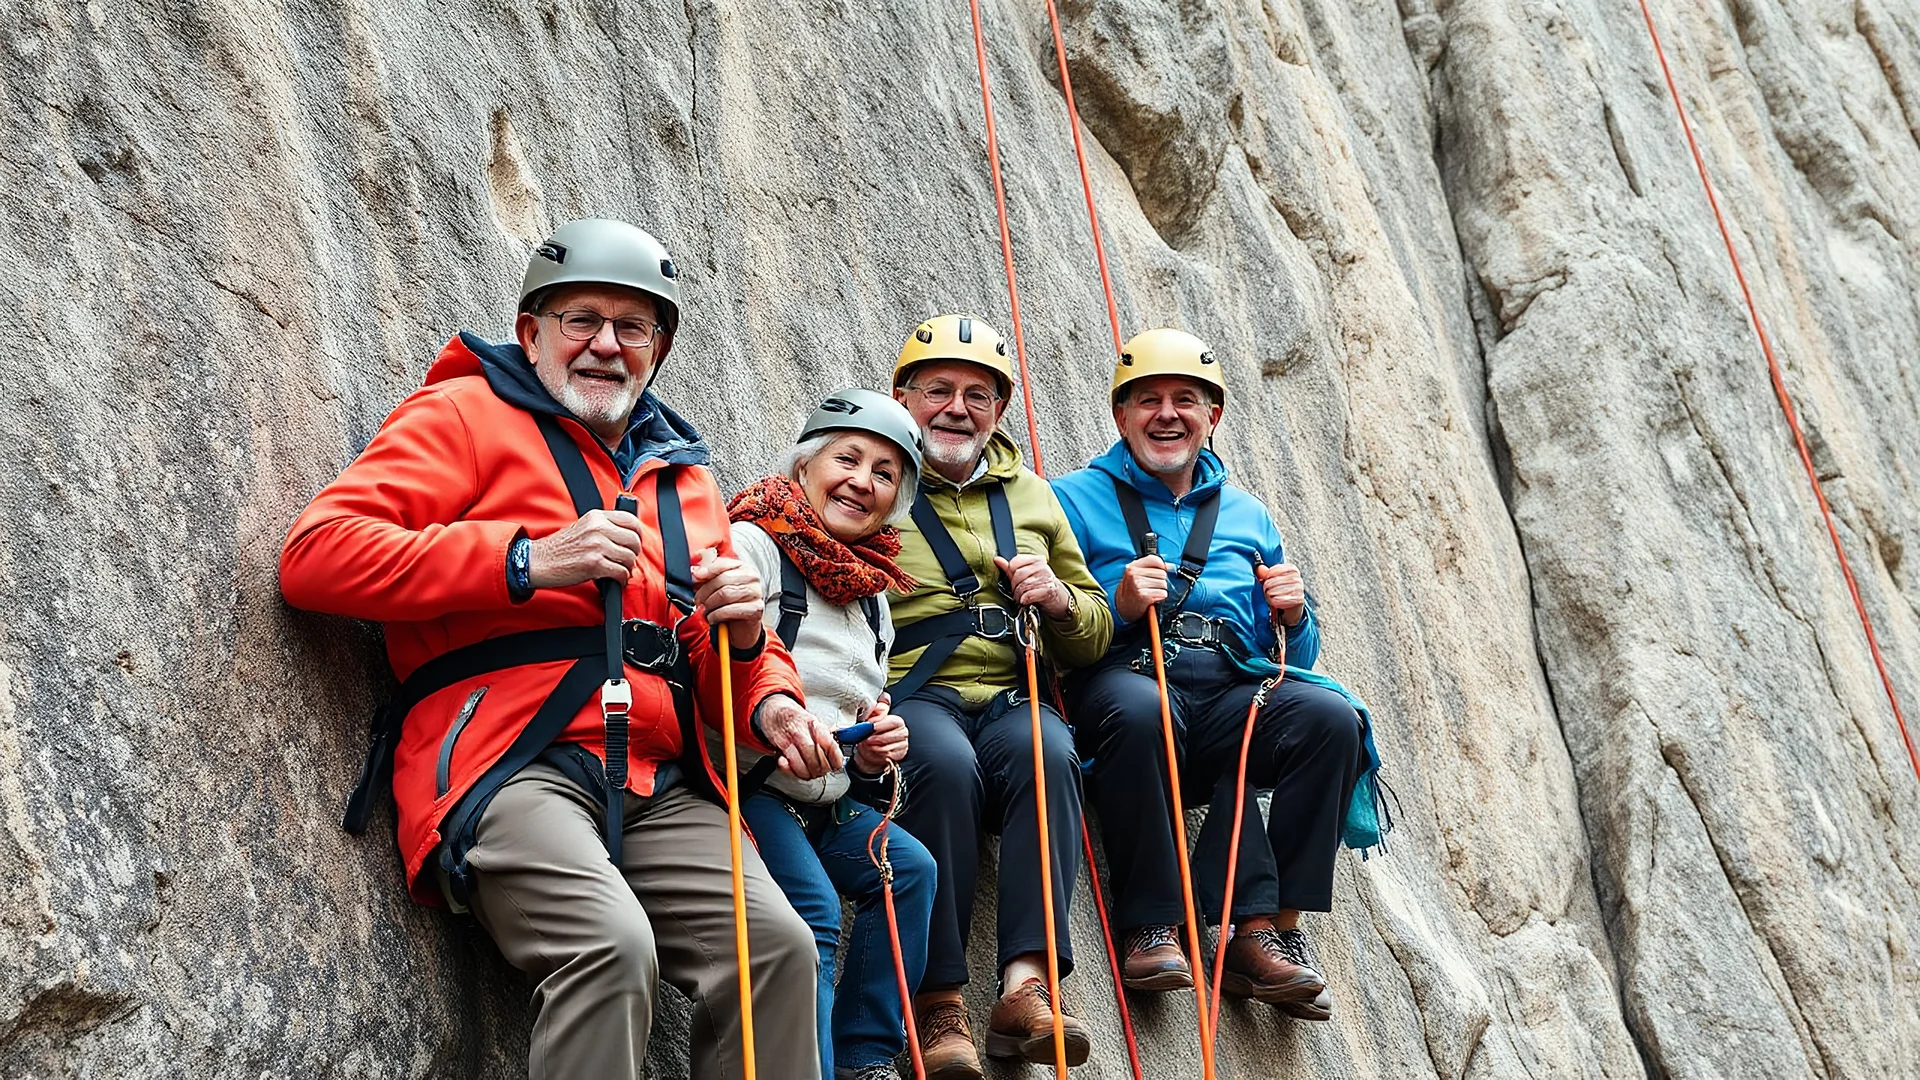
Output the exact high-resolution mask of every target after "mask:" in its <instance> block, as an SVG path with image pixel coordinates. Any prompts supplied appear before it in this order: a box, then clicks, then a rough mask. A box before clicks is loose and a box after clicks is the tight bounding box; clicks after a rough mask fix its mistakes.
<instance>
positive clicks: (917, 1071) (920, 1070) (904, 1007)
mask: <svg viewBox="0 0 1920 1080" xmlns="http://www.w3.org/2000/svg"><path fill="white" fill-rule="evenodd" d="M882 696H883V697H884V696H885V695H882ZM887 773H888V775H889V776H891V777H892V778H893V792H892V794H891V797H890V798H889V799H888V800H887V812H886V814H885V815H884V816H882V817H881V818H880V824H878V825H875V826H874V827H873V831H872V832H870V833H868V834H867V858H868V859H869V860H870V861H871V862H872V863H873V868H874V869H875V870H878V871H879V872H880V897H881V900H882V901H883V902H884V903H885V905H886V909H887V937H888V938H889V939H890V940H891V942H892V943H893V979H894V983H895V985H897V986H898V987H899V988H900V1013H901V1021H902V1023H904V1024H905V1025H906V1030H907V1053H908V1055H909V1056H910V1057H911V1058H912V1059H913V1078H914V1080H927V1063H926V1062H925V1061H924V1060H922V1059H921V1056H920V1030H919V1028H918V1027H917V1026H916V1025H915V1024H914V1021H913V988H912V987H910V986H909V985H908V984H907V959H906V955H905V953H904V951H903V950H902V947H901V945H900V916H899V915H898V914H896V913H895V911H894V907H893V861H892V860H890V859H888V858H887V826H888V825H891V824H893V819H894V816H895V815H896V814H898V813H899V812H900V789H901V788H903V787H905V786H906V781H905V780H904V779H902V778H901V776H900V763H899V762H897V761H889V762H887ZM875 841H878V842H879V844H880V850H879V851H878V852H877V853H876V852H875V851H874V847H873V845H874V843H875Z"/></svg>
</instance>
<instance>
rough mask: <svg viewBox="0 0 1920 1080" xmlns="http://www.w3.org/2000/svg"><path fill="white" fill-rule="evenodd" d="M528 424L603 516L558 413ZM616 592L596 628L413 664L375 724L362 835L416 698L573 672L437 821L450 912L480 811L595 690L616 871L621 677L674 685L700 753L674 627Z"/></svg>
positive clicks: (352, 802) (578, 501) (579, 502)
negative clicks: (511, 671)
mask: <svg viewBox="0 0 1920 1080" xmlns="http://www.w3.org/2000/svg"><path fill="white" fill-rule="evenodd" d="M533 417H534V421H535V423H536V424H537V425H538V426H539V428H540V433H541V435H542V436H543V437H544V439H545V440H546V443H547V447H548V449H549V451H550V452H551V453H552V454H553V457H554V463H555V465H556V466H557V467H558V468H559V470H560V475H561V478H562V480H564V481H565V483H566V487H567V492H568V495H569V497H570V498H571V499H572V500H573V504H574V510H575V512H576V513H578V514H581V515H585V514H586V513H587V512H588V511H590V510H596V509H599V508H600V506H601V497H600V489H599V486H598V485H597V484H596V483H595V481H594V479H593V473H592V472H591V470H589V468H588V467H587V462H586V457H585V455H584V454H583V452H582V451H581V449H580V445H579V443H577V442H576V441H575V440H574V439H573V438H572V437H571V436H570V435H568V434H567V432H566V431H565V429H563V428H562V427H561V426H560V422H559V421H558V420H557V419H555V418H554V417H553V416H551V415H548V414H545V413H535V414H533ZM653 476H654V498H655V505H656V506H657V508H658V513H659V519H660V531H661V536H662V541H663V548H664V559H663V563H664V572H665V578H666V592H667V597H668V601H669V605H670V608H671V609H672V610H673V611H674V612H675V613H676V615H677V616H678V618H684V617H685V613H686V612H687V611H689V610H691V609H692V606H693V582H692V575H691V573H690V571H689V567H690V563H689V560H688V558H687V537H686V524H685V521H684V519H683V517H682V515H681V510H680V494H679V488H678V486H677V485H676V483H675V480H674V469H673V467H667V468H662V469H659V470H657V471H655V472H654V474H653ZM619 498H620V500H624V503H623V502H616V506H617V507H618V508H620V509H627V508H628V505H631V506H632V508H633V509H638V506H637V504H636V503H632V497H631V496H630V495H626V494H624V493H623V494H622V495H621V496H620V497H619ZM621 592H622V590H620V589H617V588H608V587H607V586H606V585H605V584H603V585H602V586H601V595H602V603H603V611H604V614H605V617H604V619H603V622H602V624H601V625H599V626H568V627H551V628H547V629H542V630H528V631H523V632H521V633H517V634H507V635H503V636H501V637H496V638H488V639H487V640H485V641H480V642H476V643H474V644H472V645H468V646H464V647H462V648H459V649H455V650H452V651H450V652H447V653H443V654H441V655H439V656H437V657H435V658H433V659H432V660H429V661H428V662H426V663H425V664H422V665H421V666H420V667H419V668H418V669H416V670H415V671H414V672H413V673H412V674H411V675H409V676H408V677H407V680H406V681H405V682H404V683H402V684H401V685H400V689H399V691H398V692H397V693H396V694H395V695H394V696H393V698H392V700H390V701H389V702H388V703H387V704H386V706H385V707H383V708H382V709H381V710H380V713H379V714H378V715H377V716H376V717H375V719H374V725H373V736H372V739H371V742H370V744H369V746H368V749H367V756H366V760H365V761H364V762H363V764H362V765H361V770H360V777H359V780H358V781H357V782H356V783H355V785H354V789H353V792H352V793H351V794H350V795H349V796H348V799H347V806H346V811H345V813H344V814H343V816H342V819H341V826H342V827H343V828H345V829H346V830H347V831H348V832H350V833H353V834H354V835H359V834H361V833H363V832H365V831H366V827H367V819H368V817H369V816H370V814H371V813H372V809H373V804H374V800H375V799H376V798H377V797H378V794H379V793H380V792H381V791H383V790H388V789H390V787H391V782H390V779H389V778H390V777H391V775H392V768H393V755H394V750H395V748H397V747H398V746H399V742H400V731H401V726H402V725H403V724H404V723H405V721H406V717H407V714H408V713H410V712H412V711H413V709H414V708H415V707H416V706H418V705H419V704H420V703H421V702H423V701H425V700H426V699H427V698H429V697H431V696H433V695H434V694H436V693H438V692H440V691H442V690H445V689H446V688H448V687H450V686H453V685H456V684H458V683H462V682H466V681H468V680H470V679H475V678H478V677H480V676H482V675H486V674H490V673H492V672H495V671H501V670H505V669H507V668H512V667H520V666H524V665H529V664H542V663H554V662H557V661H561V660H571V661H573V663H572V665H571V666H569V667H568V668H567V670H566V671H565V673H564V674H562V675H561V676H560V679H559V681H558V682H557V683H556V684H555V685H554V688H553V689H552V690H551V691H550V692H549V693H548V694H547V698H546V700H545V701H543V702H541V704H540V707H539V708H538V709H536V710H535V712H534V714H533V717H532V718H531V719H530V720H528V721H527V724H526V726H525V727H523V728H522V729H521V730H520V733H519V735H517V736H516V737H515V738H514V740H513V742H512V744H511V745H509V746H508V747H507V750H506V752H505V753H503V754H502V755H501V756H500V758H499V759H498V760H496V761H495V762H494V764H493V765H492V766H491V767H489V768H488V769H487V771H486V772H485V773H484V774H482V775H481V777H480V778H479V779H478V780H477V781H475V782H474V784H473V785H472V786H471V787H470V788H468V789H467V792H466V793H465V794H464V795H463V796H462V797H461V798H460V799H459V800H458V801H457V802H456V803H455V804H454V806H453V807H452V808H451V809H449V810H448V811H447V813H446V815H445V816H444V817H443V818H442V819H441V821H440V824H439V832H440V835H441V837H442V839H441V843H440V847H439V850H438V853H437V859H436V865H437V866H438V868H439V871H440V873H441V875H442V878H443V881H444V885H445V889H444V891H445V893H446V897H447V899H448V901H449V902H450V905H451V906H452V907H453V908H454V909H455V910H464V909H465V907H466V905H467V902H468V900H469V898H470V897H471V895H472V888H473V878H472V871H471V870H470V868H469V867H468V865H467V853H468V852H469V851H470V850H471V849H472V847H473V844H474V840H475V836H474V832H475V829H476V828H477V827H478V825H479V822H480V818H481V815H482V814H484V813H485V811H486V808H487V807H488V805H490V804H491V803H492V801H493V797H494V795H495V794H497V793H498V792H499V790H500V788H501V787H502V786H503V785H505V784H506V782H507V781H508V780H509V779H511V778H512V777H513V776H514V774H516V773H518V772H519V771H520V770H522V769H524V768H526V767H527V766H528V765H529V764H531V763H533V762H534V761H535V760H537V759H540V758H541V757H543V756H545V755H547V754H548V751H549V748H550V747H551V746H552V744H553V741H554V739H556V738H558V737H559V735H560V733H561V732H562V731H564V730H566V728H567V725H568V724H570V723H572V721H573V718H574V716H575V715H576V714H577V713H578V712H579V711H580V709H581V708H583V707H584V706H585V705H586V704H587V702H589V701H590V700H592V698H593V695H594V691H595V690H596V689H598V690H599V691H600V693H601V715H602V719H603V722H604V725H605V732H606V745H607V752H606V760H605V762H604V765H603V768H604V772H602V773H601V775H600V776H597V777H593V778H592V779H593V780H594V781H595V783H593V784H591V785H589V786H590V787H595V788H599V789H600V790H599V793H600V794H601V795H602V796H603V806H604V813H603V818H602V821H603V828H602V837H603V840H604V842H605V843H606V845H607V856H608V858H609V859H610V860H611V861H612V862H613V863H614V865H615V866H618V865H619V864H620V847H621V843H620V835H621V834H620V822H621V814H622V809H623V808H622V806H621V804H620V793H621V792H622V791H623V789H624V786H625V784H626V779H627V775H626V767H627V754H626V753H625V747H626V745H627V721H628V715H627V714H628V711H629V710H630V709H631V704H632V687H631V685H630V684H629V683H628V682H627V681H626V678H625V670H624V669H625V668H629V667H630V668H634V669H637V670H639V671H640V672H643V673H645V674H648V675H653V676H656V677H658V678H660V679H662V680H664V681H665V682H666V683H667V686H668V688H669V690H670V692H671V696H672V699H673V702H674V711H675V713H676V714H677V715H678V718H679V721H680V727H681V736H682V741H683V753H691V751H690V749H689V748H692V747H694V746H695V743H694V742H693V741H692V740H693V739H694V738H695V737H696V735H697V731H696V730H695V728H694V719H693V718H694V708H693V696H692V691H691V689H690V688H691V687H692V685H693V674H692V669H691V666H690V664H689V662H688V659H687V657H686V655H685V652H684V650H683V649H681V647H680V640H679V637H678V634H677V633H676V628H675V627H672V626H664V625H661V624H658V623H653V622H649V621H647V620H644V619H625V618H623V617H622V615H623V612H622V608H621ZM676 622H677V620H676ZM446 752H447V751H443V753H446ZM568 771H569V772H572V771H574V770H571V769H569V770H568ZM594 771H596V772H598V771H600V770H594ZM688 772H689V773H697V774H698V775H705V776H708V777H709V779H711V774H710V772H708V771H707V770H705V769H704V768H701V769H699V770H694V769H689V770H688ZM603 785H604V786H603Z"/></svg>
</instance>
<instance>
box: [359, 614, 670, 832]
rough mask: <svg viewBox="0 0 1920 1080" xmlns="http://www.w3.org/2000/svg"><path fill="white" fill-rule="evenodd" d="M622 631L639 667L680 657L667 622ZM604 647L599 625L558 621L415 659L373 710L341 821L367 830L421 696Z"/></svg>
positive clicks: (660, 666)
mask: <svg viewBox="0 0 1920 1080" xmlns="http://www.w3.org/2000/svg"><path fill="white" fill-rule="evenodd" d="M621 634H622V644H623V645H624V651H625V653H626V662H627V663H628V664H631V665H632V666H634V667H635V668H638V669H639V670H641V671H644V672H646V673H648V674H651V675H658V676H660V677H661V678H666V677H667V676H668V675H669V674H671V673H672V671H673V669H674V667H675V665H677V664H678V663H679V662H680V659H681V654H680V639H679V637H678V636H676V635H675V634H674V632H673V630H672V629H671V628H669V627H665V626H660V625H658V624H656V623H651V622H647V621H646V620H644V619H628V620H627V621H626V622H625V623H623V624H622V626H621ZM605 648H606V638H605V636H604V630H603V628H602V627H599V626H560V627H553V628H550V629H546V630H526V631H522V632H520V633H518V634H506V635H503V636H501V637H496V638H488V639H486V640H485V641H477V642H475V643H473V644H472V645H467V646H464V647H462V648H458V649H455V650H453V651H452V652H448V653H442V654H441V655H439V656H436V657H434V658H433V659H432V660H429V661H427V662H426V663H424V664H422V665H420V666H419V667H418V668H416V669H415V670H414V672H413V674H412V675H410V676H408V677H407V681H406V682H403V683H401V684H400V689H399V691H398V692H396V693H395V694H394V695H393V698H392V700H390V701H388V702H387V704H386V705H385V706H383V707H382V708H381V709H380V711H379V713H377V714H376V715H375V716H374V722H373V738H372V740H371V742H370V743H369V744H368V747H367V757H366V760H365V761H364V762H363V763H362V764H361V766H360V779H359V780H358V782H356V783H355V784H354V786H353V793H352V794H351V795H349V796H348V797H347V807H346V813H345V815H344V817H343V818H342V820H341V825H342V827H344V828H345V829H346V830H347V831H348V832H350V833H353V834H354V835H356V836H358V835H359V834H361V833H363V832H365V831H366V829H367V818H368V816H369V815H370V814H371V813H372V808H373V799H374V797H375V794H376V793H377V792H378V791H379V789H380V788H381V786H382V785H384V784H385V783H386V782H387V779H388V777H390V776H391V775H392V770H393V755H394V751H395V750H396V749H397V748H398V747H399V745H400V727H401V724H402V723H404V722H405V720H406V718H407V714H408V713H410V712H412V711H413V710H414V708H415V707H416V706H418V705H419V704H420V703H421V702H422V701H425V700H426V699H428V698H430V697H432V696H433V695H434V694H437V693H439V692H440V691H442V690H445V689H446V688H447V687H449V686H453V685H455V684H456V683H462V682H465V681H467V680H468V679H475V678H479V677H480V676H482V675H487V674H491V673H492V672H496V671H504V670H506V669H507V668H514V667H524V666H526V665H528V664H550V663H556V662H558V661H561V660H584V659H587V658H588V657H593V656H600V655H602V652H603V650H604V649H605ZM576 711H577V710H576Z"/></svg>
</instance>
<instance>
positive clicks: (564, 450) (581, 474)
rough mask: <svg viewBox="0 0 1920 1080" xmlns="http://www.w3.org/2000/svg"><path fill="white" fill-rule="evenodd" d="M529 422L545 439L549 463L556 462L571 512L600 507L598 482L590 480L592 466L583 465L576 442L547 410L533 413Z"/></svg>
mask: <svg viewBox="0 0 1920 1080" xmlns="http://www.w3.org/2000/svg"><path fill="white" fill-rule="evenodd" d="M533 422H534V423H535V424H538V425H539V426H540V435H541V437H542V438H544V439H546V440H547V452H548V453H550V454H552V455H553V463H554V464H555V465H558V466H560V479H562V480H564V481H566V483H567V495H568V496H569V497H571V498H572V499H573V512H574V514H575V515H576V516H583V515H585V514H586V512H587V511H589V510H598V509H600V508H601V502H600V485H599V484H597V483H595V482H594V479H593V470H592V469H589V468H587V456H586V455H585V454H583V453H581V452H580V444H579V443H577V442H574V441H573V436H571V435H569V434H567V432H566V429H564V428H562V427H561V426H560V421H558V420H556V419H554V418H553V417H552V416H551V415H550V414H548V413H534V414H533Z"/></svg>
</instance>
